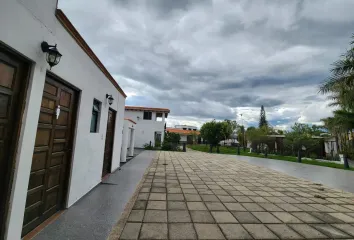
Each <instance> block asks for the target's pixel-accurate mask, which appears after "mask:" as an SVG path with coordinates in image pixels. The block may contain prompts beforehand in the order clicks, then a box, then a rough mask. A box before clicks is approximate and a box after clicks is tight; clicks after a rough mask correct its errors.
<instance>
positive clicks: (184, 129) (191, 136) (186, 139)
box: [166, 125, 201, 144]
mask: <svg viewBox="0 0 354 240" xmlns="http://www.w3.org/2000/svg"><path fill="white" fill-rule="evenodd" d="M166 131H167V132H171V133H177V134H179V135H180V137H181V139H180V141H179V142H180V143H187V144H195V143H198V142H200V141H201V138H200V132H199V131H197V127H193V126H186V125H176V126H175V127H174V128H167V129H166Z"/></svg>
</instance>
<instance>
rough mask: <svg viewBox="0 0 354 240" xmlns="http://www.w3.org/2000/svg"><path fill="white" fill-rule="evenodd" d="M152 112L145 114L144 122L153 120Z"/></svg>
mask: <svg viewBox="0 0 354 240" xmlns="http://www.w3.org/2000/svg"><path fill="white" fill-rule="evenodd" d="M151 119H152V112H144V120H151Z"/></svg>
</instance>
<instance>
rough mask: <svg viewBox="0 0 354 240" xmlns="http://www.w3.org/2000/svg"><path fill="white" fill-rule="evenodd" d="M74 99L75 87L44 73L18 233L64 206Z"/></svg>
mask: <svg viewBox="0 0 354 240" xmlns="http://www.w3.org/2000/svg"><path fill="white" fill-rule="evenodd" d="M76 101H77V93H76V91H75V90H73V89H71V88H69V87H67V86H65V85H63V84H61V83H59V82H58V81H56V80H55V79H54V78H53V77H50V76H47V77H46V82H45V85H44V91H43V96H42V103H41V110H40V114H39V120H38V127H37V136H36V141H35V147H34V152H33V158H32V167H31V174H30V179H29V184H28V192H27V200H26V209H25V216H24V221H23V230H22V235H25V234H27V233H28V232H29V231H31V230H32V229H34V228H35V227H36V226H38V225H39V224H40V223H42V222H43V221H44V220H46V219H47V218H49V217H50V216H52V215H53V214H54V213H56V212H57V211H59V210H60V209H62V208H63V207H64V203H65V199H64V198H65V195H66V189H67V184H68V173H69V169H68V167H70V158H71V149H72V143H73V132H74V122H75V116H76ZM59 106H60V112H59V111H58V109H59Z"/></svg>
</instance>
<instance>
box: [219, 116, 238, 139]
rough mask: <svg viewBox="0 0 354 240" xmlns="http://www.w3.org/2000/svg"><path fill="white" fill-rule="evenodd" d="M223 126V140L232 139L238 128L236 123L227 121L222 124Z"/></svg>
mask: <svg viewBox="0 0 354 240" xmlns="http://www.w3.org/2000/svg"><path fill="white" fill-rule="evenodd" d="M221 124H222V135H223V136H224V138H223V139H222V140H226V139H230V136H231V134H232V133H233V132H234V131H235V130H236V128H237V123H236V121H231V120H228V119H225V120H224V121H223V122H221Z"/></svg>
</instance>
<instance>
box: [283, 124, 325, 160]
mask: <svg viewBox="0 0 354 240" xmlns="http://www.w3.org/2000/svg"><path fill="white" fill-rule="evenodd" d="M318 144H319V142H318V140H317V139H314V138H312V128H311V127H310V126H308V125H307V124H301V123H295V124H294V125H293V126H292V127H291V131H289V132H287V133H286V134H285V140H284V145H288V146H290V147H291V148H292V150H293V151H294V152H297V156H298V162H301V150H309V149H311V148H313V147H315V146H316V145H318Z"/></svg>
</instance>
